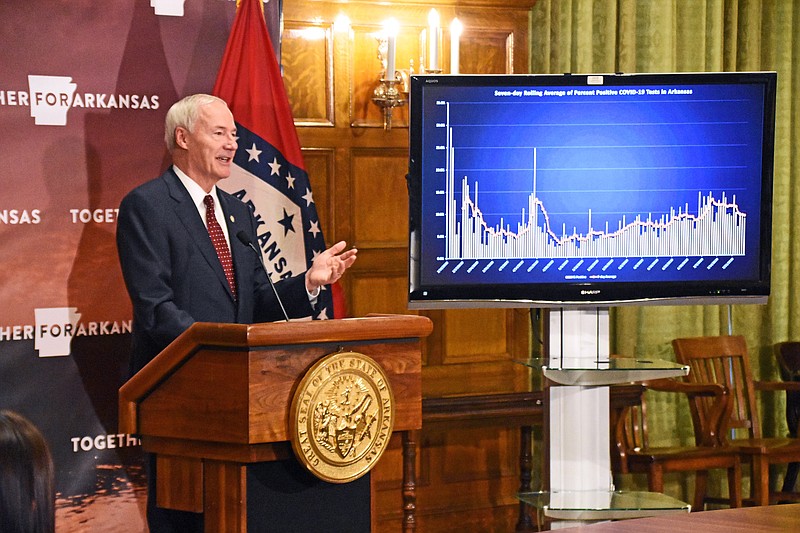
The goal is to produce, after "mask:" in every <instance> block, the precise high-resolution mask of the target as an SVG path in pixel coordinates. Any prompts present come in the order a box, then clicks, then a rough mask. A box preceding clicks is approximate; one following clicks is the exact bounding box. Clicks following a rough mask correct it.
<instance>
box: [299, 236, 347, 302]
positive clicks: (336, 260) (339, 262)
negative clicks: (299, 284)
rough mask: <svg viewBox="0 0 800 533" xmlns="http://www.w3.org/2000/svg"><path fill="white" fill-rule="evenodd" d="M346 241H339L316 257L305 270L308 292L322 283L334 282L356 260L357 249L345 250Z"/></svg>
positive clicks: (312, 291) (313, 290)
mask: <svg viewBox="0 0 800 533" xmlns="http://www.w3.org/2000/svg"><path fill="white" fill-rule="evenodd" d="M346 246H347V243H345V242H344V241H339V242H337V243H336V244H334V245H333V246H331V247H330V248H328V249H327V250H325V251H324V252H322V253H321V254H319V255H318V256H317V257H315V258H314V262H313V263H312V264H311V268H309V269H308V271H306V289H307V290H308V292H310V293H314V292H316V290H317V289H318V288H319V287H321V286H323V285H330V284H331V283H335V282H336V281H338V279H339V278H341V277H342V274H344V271H345V270H347V269H348V268H350V265H352V264H353V263H354V262H355V260H356V253H357V252H358V250H356V249H355V248H350V249H349V250H345V247H346Z"/></svg>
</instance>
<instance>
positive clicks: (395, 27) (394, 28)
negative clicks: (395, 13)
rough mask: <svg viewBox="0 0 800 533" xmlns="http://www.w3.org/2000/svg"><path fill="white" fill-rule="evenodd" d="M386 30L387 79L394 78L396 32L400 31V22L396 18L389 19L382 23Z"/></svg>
mask: <svg viewBox="0 0 800 533" xmlns="http://www.w3.org/2000/svg"><path fill="white" fill-rule="evenodd" d="M383 27H384V31H385V32H386V45H387V46H386V74H385V78H386V79H387V80H393V79H394V78H395V71H396V68H395V57H396V56H397V34H398V33H399V32H400V23H399V22H397V19H393V18H392V19H389V20H387V21H386V22H384V24H383Z"/></svg>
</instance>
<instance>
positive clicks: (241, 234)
mask: <svg viewBox="0 0 800 533" xmlns="http://www.w3.org/2000/svg"><path fill="white" fill-rule="evenodd" d="M236 238H238V239H239V241H240V242H241V243H242V244H244V245H245V246H247V247H248V248H250V249H251V250H253V252H255V254H256V257H258V262H259V263H261V268H263V269H264V274H266V275H267V281H269V286H270V287H272V292H274V293H275V299H276V300H278V305H280V306H281V312H283V317H284V318H285V319H286V322H289V315H288V313H286V308H285V307H283V302H282V301H281V297H280V296H278V290H277V289H276V288H275V284H274V283H272V278H271V277H270V276H269V271H268V270H267V265H265V264H264V258H263V257H262V256H261V250H259V249H258V248H256V245H255V244H253V241H251V240H250V237H248V236H247V233H245V231H244V230H239V233H237V234H236Z"/></svg>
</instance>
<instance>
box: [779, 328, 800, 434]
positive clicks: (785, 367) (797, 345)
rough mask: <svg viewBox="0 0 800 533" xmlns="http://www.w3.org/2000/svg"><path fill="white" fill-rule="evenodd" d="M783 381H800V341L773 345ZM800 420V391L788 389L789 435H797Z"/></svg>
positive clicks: (787, 414)
mask: <svg viewBox="0 0 800 533" xmlns="http://www.w3.org/2000/svg"><path fill="white" fill-rule="evenodd" d="M773 352H774V353H775V358H776V359H777V360H778V369H779V370H780V372H781V379H782V380H783V381H800V342H798V341H787V342H779V343H777V344H776V345H774V346H773ZM799 421H800V392H798V391H786V425H787V426H788V427H789V436H791V437H797V436H798V433H797V427H798V425H799V424H798V422H799Z"/></svg>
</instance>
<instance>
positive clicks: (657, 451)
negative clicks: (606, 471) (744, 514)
mask: <svg viewBox="0 0 800 533" xmlns="http://www.w3.org/2000/svg"><path fill="white" fill-rule="evenodd" d="M642 386H643V389H642V393H641V394H640V396H639V402H638V403H635V404H628V405H625V406H622V407H618V408H616V409H612V412H611V424H612V426H611V428H612V435H611V438H612V454H611V457H612V463H613V464H614V470H615V471H616V472H619V473H621V474H627V473H639V474H642V473H643V474H647V485H648V490H650V491H651V492H664V474H666V473H668V472H695V486H694V488H695V490H694V499H693V501H692V509H693V510H699V511H701V510H703V509H704V508H705V502H706V500H707V495H706V490H707V487H708V470H709V469H715V468H724V469H726V470H727V471H728V496H729V500H728V502H729V504H730V506H731V507H741V504H742V493H741V463H740V459H739V454H738V453H737V451H736V450H735V449H734V448H731V447H727V446H725V447H723V446H721V445H720V441H719V439H718V437H717V435H716V433H717V431H718V427H717V426H714V425H713V424H719V423H720V422H721V421H722V420H723V419H724V416H723V415H724V414H725V410H726V404H727V396H726V391H725V389H724V387H722V386H720V385H709V386H705V385H703V386H700V385H692V384H689V383H681V382H677V381H673V380H657V381H652V382H648V383H643V384H642ZM646 389H650V390H658V391H668V392H682V393H685V394H687V396H688V398H689V401H690V402H692V401H698V400H699V399H700V398H708V399H710V400H711V402H712V404H713V405H714V408H715V409H716V410H717V413H716V414H715V415H712V417H711V420H713V421H714V422H711V423H709V424H707V425H706V426H705V427H702V428H699V427H695V441H696V442H695V445H694V446H692V445H689V446H658V447H654V446H650V444H649V442H648V435H647V404H646V402H645V397H644V391H645V390H646Z"/></svg>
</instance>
